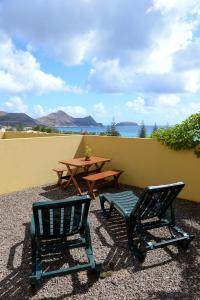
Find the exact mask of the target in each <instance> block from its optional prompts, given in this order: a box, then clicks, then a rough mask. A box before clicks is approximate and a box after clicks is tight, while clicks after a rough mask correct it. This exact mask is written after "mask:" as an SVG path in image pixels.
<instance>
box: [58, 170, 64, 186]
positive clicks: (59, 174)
mask: <svg viewBox="0 0 200 300" xmlns="http://www.w3.org/2000/svg"><path fill="white" fill-rule="evenodd" d="M57 175H58V181H57V185H58V186H60V185H62V176H63V171H57Z"/></svg>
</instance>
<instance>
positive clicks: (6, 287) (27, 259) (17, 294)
mask: <svg viewBox="0 0 200 300" xmlns="http://www.w3.org/2000/svg"><path fill="white" fill-rule="evenodd" d="M23 225H24V227H25V235H24V240H22V241H21V242H19V243H17V244H15V245H13V246H12V247H11V248H10V253H9V258H8V262H7V269H8V270H9V271H10V274H9V275H7V276H6V277H5V278H4V279H3V280H2V281H1V284H0V299H6V300H7V299H15V300H17V299H20V300H21V299H23V300H24V299H30V298H31V296H33V295H32V292H31V288H30V280H29V276H30V275H31V243H30V230H29V227H30V223H27V224H23ZM83 253H84V249H83ZM16 255H17V256H19V255H20V258H21V259H20V260H19V261H20V265H18V266H15V261H16V259H15V256H16ZM43 260H44V263H43V268H44V269H46V270H47V269H59V268H61V267H62V266H63V265H64V264H66V263H67V264H68V266H69V267H71V266H74V265H75V264H77V263H79V262H78V261H77V260H75V259H74V258H73V256H72V255H71V254H70V252H69V251H65V253H64V254H63V253H57V254H56V255H45V256H44V257H43ZM68 276H71V281H69V282H70V284H71V282H72V291H71V292H70V293H67V294H63V295H62V296H60V297H55V298H54V297H50V298H48V299H66V298H67V297H70V296H73V295H78V294H84V293H86V292H87V291H88V289H89V288H90V287H91V286H92V285H93V284H94V283H95V282H96V280H97V279H98V278H97V275H96V274H95V273H93V272H90V271H88V272H87V282H84V283H82V282H81V281H80V280H79V276H78V273H74V274H71V275H68ZM47 281H48V279H45V280H43V282H42V284H41V286H40V287H39V289H38V291H39V290H40V288H42V287H43V286H44V285H45V283H46V282H47ZM38 291H37V292H38ZM37 292H36V297H37Z"/></svg>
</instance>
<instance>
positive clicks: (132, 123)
mask: <svg viewBox="0 0 200 300" xmlns="http://www.w3.org/2000/svg"><path fill="white" fill-rule="evenodd" d="M116 125H117V126H138V124H137V123H136V122H119V123H117V124H116Z"/></svg>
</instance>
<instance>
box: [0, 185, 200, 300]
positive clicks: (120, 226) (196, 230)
mask: <svg viewBox="0 0 200 300" xmlns="http://www.w3.org/2000/svg"><path fill="white" fill-rule="evenodd" d="M83 188H84V189H85V186H84V187H83ZM127 188H132V189H133V190H135V191H136V192H137V193H140V189H137V188H134V187H128V186H123V187H122V189H127ZM73 192H74V190H73V189H72V188H71V189H70V191H68V192H66V191H65V190H62V189H61V188H58V187H56V186H54V185H52V186H42V187H37V188H32V189H28V190H25V191H23V192H17V193H12V194H7V195H2V196H0V224H1V225H0V226H1V230H0V243H1V246H0V280H1V283H0V299H30V298H32V299H77V298H78V299H104V300H105V299H118V300H119V299H200V284H199V283H200V239H199V236H200V204H197V203H192V202H189V201H184V200H178V201H176V203H175V206H176V216H177V223H178V224H179V225H180V226H181V227H182V228H183V229H185V230H186V231H189V232H191V233H193V234H194V235H195V239H194V240H193V242H192V243H191V245H190V247H189V250H188V252H184V251H181V250H178V248H176V247H175V246H170V247H167V248H165V249H158V250H155V251H150V252H148V253H147V257H146V260H145V262H144V263H143V264H139V263H138V262H137V260H135V259H134V257H133V256H132V255H131V254H130V253H129V251H128V248H127V243H126V242H127V240H126V233H125V227H124V223H123V220H122V219H121V218H120V217H119V216H118V215H117V214H114V216H113V217H112V218H111V219H110V220H105V219H104V218H103V217H102V215H101V211H100V206H99V201H98V198H96V200H94V201H92V204H91V207H90V213H89V221H90V228H91V235H92V242H93V250H94V254H95V257H96V260H97V261H100V262H102V263H104V266H105V268H107V269H108V270H112V273H111V276H109V277H107V278H104V279H99V280H97V279H96V278H95V277H92V276H91V275H90V274H89V273H87V272H81V273H78V274H73V275H68V276H63V277H57V278H56V277H55V278H52V279H49V280H45V281H44V283H43V284H42V286H41V288H40V289H39V290H38V291H37V293H36V295H35V296H31V291H30V286H29V275H30V273H31V253H30V234H29V225H30V223H29V222H30V218H31V210H32V203H33V202H35V201H39V200H40V201H41V200H54V199H63V198H65V197H68V196H70V194H73ZM163 230H164V229H162V231H163ZM161 233H162V232H161V230H157V232H156V235H160V234H161ZM77 260H80V261H83V260H84V251H82V250H78V249H76V250H73V251H71V252H70V254H69V253H66V254H63V255H61V256H59V257H56V258H54V259H53V260H50V261H49V260H48V261H45V265H50V266H51V267H53V266H56V267H61V266H63V265H64V264H65V263H68V264H69V265H73V263H74V262H75V261H77Z"/></svg>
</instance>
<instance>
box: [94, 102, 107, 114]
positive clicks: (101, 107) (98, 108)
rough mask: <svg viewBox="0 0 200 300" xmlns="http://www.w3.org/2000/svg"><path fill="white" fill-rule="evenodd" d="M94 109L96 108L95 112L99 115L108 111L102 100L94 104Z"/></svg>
mask: <svg viewBox="0 0 200 300" xmlns="http://www.w3.org/2000/svg"><path fill="white" fill-rule="evenodd" d="M93 109H94V112H95V113H96V114H99V115H102V114H105V112H106V110H105V106H104V105H103V103H101V102H99V103H96V104H94V105H93Z"/></svg>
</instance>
